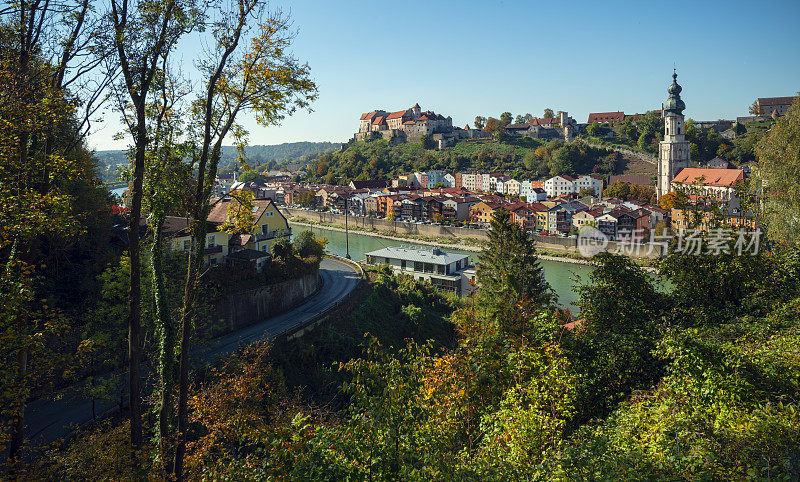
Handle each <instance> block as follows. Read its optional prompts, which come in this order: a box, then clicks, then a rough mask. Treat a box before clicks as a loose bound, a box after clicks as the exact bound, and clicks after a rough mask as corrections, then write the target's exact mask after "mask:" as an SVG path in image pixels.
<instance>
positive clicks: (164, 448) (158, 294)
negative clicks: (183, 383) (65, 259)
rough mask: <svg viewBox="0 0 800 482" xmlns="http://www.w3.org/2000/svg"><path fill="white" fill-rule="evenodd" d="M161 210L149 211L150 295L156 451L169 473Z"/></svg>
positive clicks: (168, 349) (169, 359) (170, 343)
mask: <svg viewBox="0 0 800 482" xmlns="http://www.w3.org/2000/svg"><path fill="white" fill-rule="evenodd" d="M164 218H165V216H164V214H163V213H158V214H156V213H154V214H153V231H154V236H153V238H154V239H153V247H152V251H151V254H152V270H153V297H154V299H155V315H156V316H155V322H156V334H157V336H158V378H159V383H160V386H159V388H158V389H159V392H160V393H159V409H158V414H157V418H158V424H157V427H156V440H157V444H158V449H159V451H160V456H161V463H162V464H163V465H164V470H165V472H166V473H170V472H171V469H170V465H171V463H172V457H171V455H170V443H169V433H170V427H171V425H172V418H173V417H172V415H173V412H172V390H173V388H174V384H175V383H174V382H175V380H174V375H173V368H174V366H175V364H174V359H173V357H174V356H175V330H174V329H173V326H172V319H171V317H170V312H169V305H168V303H167V299H166V293H165V290H164Z"/></svg>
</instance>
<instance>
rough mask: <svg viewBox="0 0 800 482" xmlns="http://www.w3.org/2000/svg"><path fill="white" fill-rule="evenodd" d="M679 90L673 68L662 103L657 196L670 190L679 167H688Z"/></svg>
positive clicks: (684, 105)
mask: <svg viewBox="0 0 800 482" xmlns="http://www.w3.org/2000/svg"><path fill="white" fill-rule="evenodd" d="M681 91H683V88H682V87H681V86H680V84H678V73H677V72H676V71H675V70H674V69H673V71H672V84H670V86H669V87H667V93H669V97H668V98H667V101H666V102H665V103H664V112H663V114H664V116H663V117H664V140H663V141H661V142H660V143H659V149H658V151H659V152H658V186H657V193H658V197H661V196H663V195H664V194H666V193H668V192H669V191H670V190H672V180H673V179H675V176H676V175H677V174H678V172H680V170H681V169H683V168H684V167H689V143H688V142H687V141H686V136H685V134H686V132H685V129H684V125H683V110H684V109H686V104H685V103H684V102H683V100H682V99H681Z"/></svg>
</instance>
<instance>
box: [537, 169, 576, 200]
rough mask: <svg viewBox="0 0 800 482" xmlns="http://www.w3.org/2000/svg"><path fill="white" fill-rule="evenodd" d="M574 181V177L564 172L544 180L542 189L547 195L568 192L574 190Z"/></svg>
mask: <svg viewBox="0 0 800 482" xmlns="http://www.w3.org/2000/svg"><path fill="white" fill-rule="evenodd" d="M574 181H575V179H573V178H572V177H571V176H567V175H566V174H562V175H560V176H554V177H551V178H550V179H548V180H546V181H545V182H544V191H545V192H546V193H547V195H548V196H549V197H556V196H562V195H564V194H569V193H571V192H575V187H574Z"/></svg>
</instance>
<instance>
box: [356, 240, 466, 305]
mask: <svg viewBox="0 0 800 482" xmlns="http://www.w3.org/2000/svg"><path fill="white" fill-rule="evenodd" d="M367 263H368V264H373V265H382V264H388V265H389V266H390V267H391V268H392V272H393V273H394V274H398V275H399V274H405V275H408V276H411V277H413V278H414V279H418V280H420V281H427V282H429V283H431V284H432V285H433V286H435V287H436V288H438V289H440V290H443V291H449V292H452V293H455V294H457V295H459V296H462V295H465V294H468V293H464V286H465V284H464V280H463V279H462V278H463V277H464V276H466V275H465V274H464V271H465V270H466V269H467V268H469V266H470V263H469V256H468V255H466V254H457V253H446V252H444V251H442V250H440V249H439V248H432V249H412V248H403V247H399V246H393V247H388V248H382V249H379V250H377V251H372V252H369V253H367Z"/></svg>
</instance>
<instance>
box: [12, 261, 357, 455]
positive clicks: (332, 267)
mask: <svg viewBox="0 0 800 482" xmlns="http://www.w3.org/2000/svg"><path fill="white" fill-rule="evenodd" d="M319 275H320V278H321V279H322V285H321V287H320V289H319V290H318V291H317V292H316V293H315V294H314V295H312V296H310V297H309V298H308V299H306V300H305V301H304V302H303V303H301V304H300V305H298V306H296V307H295V308H293V309H291V310H289V311H286V312H284V313H282V314H280V315H277V316H274V317H272V318H269V319H267V320H264V321H262V322H259V323H256V324H254V325H251V326H248V327H246V328H244V329H242V330H240V331H237V332H235V333H231V334H228V335H225V336H222V337H220V338H217V339H215V340H213V341H211V342H210V343H209V344H207V345H206V346H203V347H199V348H197V349H196V350H193V352H192V359H193V360H194V362H195V363H196V365H198V366H200V365H203V364H206V363H208V362H210V361H212V360H213V359H215V358H217V357H219V356H222V355H228V354H230V353H233V352H234V351H236V349H237V348H239V347H240V346H243V345H246V344H248V343H250V342H253V341H255V340H258V339H263V338H267V337H276V336H279V335H282V334H284V333H288V332H292V331H293V330H295V329H296V328H299V327H301V326H303V325H305V324H307V323H309V322H311V321H312V320H314V319H315V318H317V317H318V316H319V315H322V314H323V313H325V312H326V311H327V310H329V309H331V308H333V307H334V306H336V305H337V304H338V303H339V302H340V301H341V300H342V299H344V297H345V296H346V295H347V294H348V293H350V292H351V291H353V289H354V288H355V287H356V286H357V285H358V282H359V281H360V279H361V274H360V273H359V271H358V268H356V267H354V266H353V265H351V264H348V263H345V262H343V261H339V260H335V259H330V258H325V259H323V260H322V262H321V263H320V267H319ZM122 375H124V374H122ZM107 376H108V377H110V376H111V375H107ZM118 376H119V375H118ZM69 391H70V392H78V391H79V390H75V389H74V387H73V389H72V390H69ZM92 403H93V402H92V400H90V399H87V398H85V397H76V396H65V397H63V398H59V399H57V400H52V399H49V398H46V399H38V400H34V401H32V402H30V403H29V404H28V405H27V407H26V410H25V421H26V435H27V437H28V439H29V441H30V443H31V444H32V445H34V446H41V445H44V444H47V443H50V442H53V441H55V440H57V439H59V438H63V437H66V436H67V435H69V433H70V432H71V431H72V430H73V428H74V427H76V426H81V425H84V424H86V423H88V422H90V421H91V420H92V411H93V409H92ZM117 407H118V405H117V404H116V403H113V402H109V401H100V400H96V401H95V402H94V411H95V413H96V414H97V416H98V417H100V416H103V415H106V414H109V413H111V412H113V411H114V410H116V409H117Z"/></svg>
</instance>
